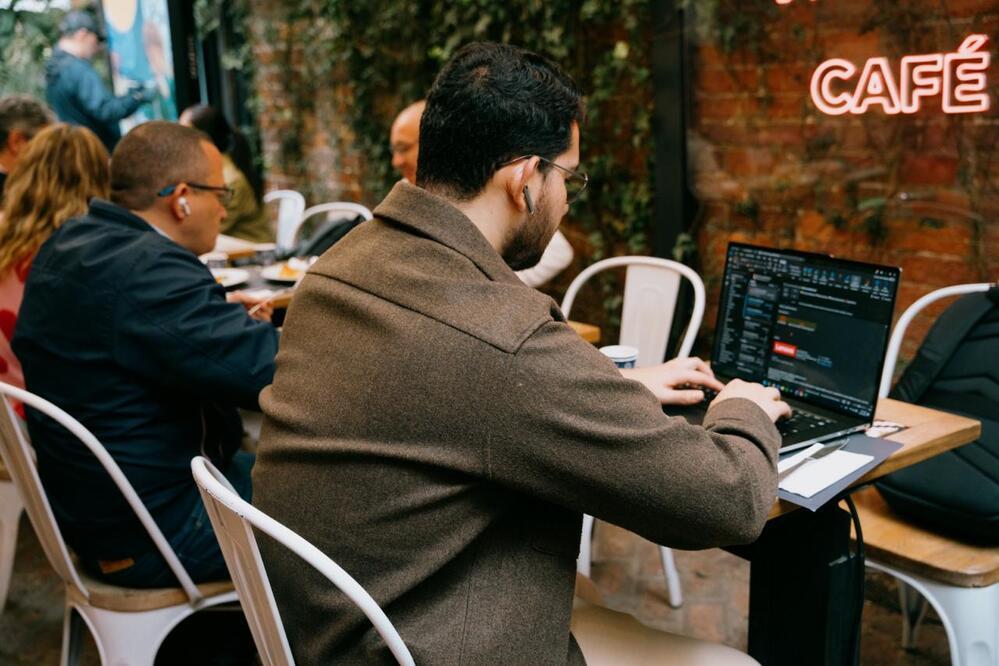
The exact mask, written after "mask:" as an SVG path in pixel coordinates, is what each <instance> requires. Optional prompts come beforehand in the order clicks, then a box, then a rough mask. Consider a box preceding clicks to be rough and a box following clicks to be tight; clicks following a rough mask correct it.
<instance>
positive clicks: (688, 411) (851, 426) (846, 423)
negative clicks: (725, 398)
mask: <svg viewBox="0 0 999 666" xmlns="http://www.w3.org/2000/svg"><path fill="white" fill-rule="evenodd" d="M718 380H719V381H721V382H723V383H728V381H729V380H728V379H727V378H724V377H719V378H718ZM784 401H785V402H787V404H788V405H790V406H791V410H792V411H793V412H807V413H809V414H812V415H814V416H816V417H818V418H819V419H820V420H821V421H825V422H826V423H825V424H823V425H811V424H809V427H805V428H801V429H800V430H797V429H795V428H794V427H793V426H792V427H790V428H788V427H787V426H786V425H785V424H786V423H787V422H786V421H784V420H781V421H778V422H777V429H778V430H779V431H780V432H781V435H782V440H781V445H780V451H781V453H782V454H783V453H786V452H788V451H794V450H797V449H803V448H805V447H807V446H810V445H811V444H814V443H815V442H821V441H825V440H827V439H832V438H834V437H841V436H843V435H846V434H849V433H852V432H857V431H860V430H865V429H866V428H868V427H870V425H871V422H870V421H869V420H867V419H862V418H859V417H849V416H844V415H843V414H837V413H835V412H832V411H830V410H827V409H823V408H821V407H818V406H816V405H810V404H805V403H803V402H800V401H798V400H795V399H793V398H788V397H786V396H785V397H784ZM707 411H708V402H707V401H706V402H701V403H698V404H696V405H682V406H681V405H664V406H663V412H665V413H666V414H668V415H669V416H682V417H683V418H685V419H686V420H687V422H688V423H691V424H693V425H701V424H702V423H703V422H704V415H705V414H706V413H707ZM788 430H794V432H788Z"/></svg>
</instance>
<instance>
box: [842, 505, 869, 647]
mask: <svg viewBox="0 0 999 666" xmlns="http://www.w3.org/2000/svg"><path fill="white" fill-rule="evenodd" d="M843 499H844V500H845V501H846V506H847V507H848V508H849V509H850V518H851V519H852V520H853V529H854V531H855V532H856V533H857V537H856V538H857V552H856V558H855V563H856V565H857V568H858V569H859V571H856V572H855V574H856V576H857V608H855V609H854V610H855V611H856V614H857V624H856V629H855V631H856V635H855V636H854V637H853V660H852V663H854V664H859V663H860V635H861V627H862V625H863V617H864V594H865V580H864V573H865V570H864V558H865V555H864V531H863V530H862V529H861V527H860V514H859V513H858V512H857V507H856V505H855V504H854V503H853V498H852V497H851V496H850V495H846V496H845V497H844V498H843Z"/></svg>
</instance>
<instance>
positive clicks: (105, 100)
mask: <svg viewBox="0 0 999 666" xmlns="http://www.w3.org/2000/svg"><path fill="white" fill-rule="evenodd" d="M75 94H76V99H77V102H79V106H80V108H81V109H83V110H84V111H85V112H86V113H87V115H89V116H90V117H92V118H95V119H96V120H99V121H101V122H102V123H116V122H118V121H119V120H122V119H123V118H127V117H129V116H130V115H132V114H133V113H135V111H136V110H137V109H138V108H139V107H140V106H142V100H140V99H136V98H134V97H132V96H131V95H122V96H121V97H115V96H114V95H112V94H111V93H110V92H108V89H107V86H105V84H104V81H102V80H101V77H100V76H99V75H98V74H97V72H96V71H94V68H93V67H90V66H89V65H80V66H79V67H78V68H77V77H76V91H75Z"/></svg>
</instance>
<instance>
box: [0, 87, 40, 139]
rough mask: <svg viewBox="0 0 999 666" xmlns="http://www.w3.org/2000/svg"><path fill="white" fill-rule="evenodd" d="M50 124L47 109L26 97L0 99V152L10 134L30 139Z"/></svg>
mask: <svg viewBox="0 0 999 666" xmlns="http://www.w3.org/2000/svg"><path fill="white" fill-rule="evenodd" d="M51 122H52V114H51V113H50V112H49V110H48V107H46V106H45V105H44V104H42V103H41V102H39V101H38V100H37V99H35V98H33V97H29V96H27V95H9V96H7V97H2V98H0V151H3V150H4V148H5V147H6V145H7V139H8V138H9V136H10V134H11V132H15V131H17V132H20V133H21V134H23V135H24V137H25V138H26V139H30V138H31V137H33V136H34V135H35V134H37V133H38V132H39V130H41V129H42V128H43V127H45V126H46V125H48V124H50V123H51Z"/></svg>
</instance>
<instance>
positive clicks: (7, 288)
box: [0, 253, 35, 418]
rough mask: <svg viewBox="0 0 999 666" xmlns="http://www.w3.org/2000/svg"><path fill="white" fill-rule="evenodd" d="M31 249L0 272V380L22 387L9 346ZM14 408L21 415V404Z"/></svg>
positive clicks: (22, 380) (17, 368) (17, 366)
mask: <svg viewBox="0 0 999 666" xmlns="http://www.w3.org/2000/svg"><path fill="white" fill-rule="evenodd" d="M34 258H35V255H34V253H31V254H29V255H27V256H25V257H24V258H23V259H21V260H20V261H18V262H17V263H16V264H14V266H13V267H12V268H11V269H10V270H8V271H7V272H6V273H4V274H3V275H2V276H0V333H2V334H3V335H2V336H0V382H6V383H7V384H11V385H13V386H17V387H18V388H24V374H23V373H22V372H21V364H20V363H19V362H18V360H17V358H16V357H15V356H14V352H13V350H11V348H10V341H11V340H12V339H13V338H14V327H15V326H16V325H17V312H18V310H20V309H21V300H22V299H23V298H24V283H25V282H26V281H27V279H28V273H29V272H30V271H31V261H32V260H33V259H34ZM14 409H15V411H17V413H18V414H19V415H20V416H21V418H24V406H23V405H22V404H20V403H19V402H15V403H14Z"/></svg>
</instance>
